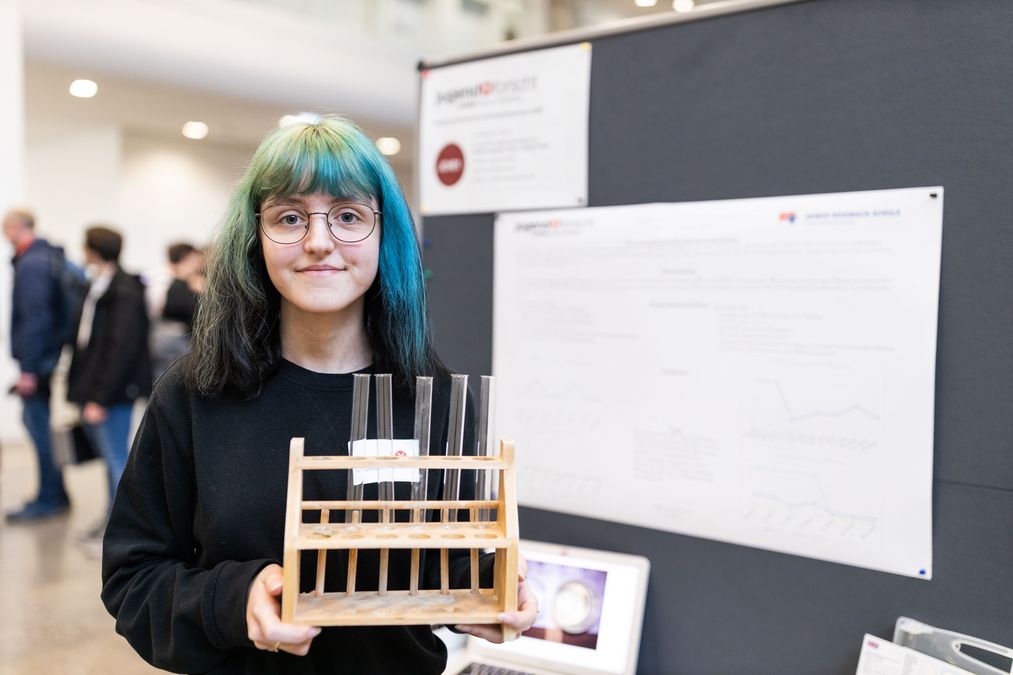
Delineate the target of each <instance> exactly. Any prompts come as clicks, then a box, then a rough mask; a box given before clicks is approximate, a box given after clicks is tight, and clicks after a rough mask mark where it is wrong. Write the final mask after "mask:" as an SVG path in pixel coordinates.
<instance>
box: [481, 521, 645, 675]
mask: <svg viewBox="0 0 1013 675" xmlns="http://www.w3.org/2000/svg"><path fill="white" fill-rule="evenodd" d="M520 550H521V554H522V555H523V556H524V557H525V558H526V559H527V561H528V576H527V579H528V583H529V584H530V585H531V588H532V590H533V591H534V593H535V595H536V596H537V597H538V601H539V608H540V612H539V615H538V620H537V621H536V622H535V625H534V626H532V627H531V628H530V629H529V630H528V631H526V632H525V633H524V635H522V636H521V637H520V638H519V639H518V640H515V641H513V642H509V643H506V644H502V645H495V644H490V643H488V642H485V641H484V640H476V641H475V642H476V643H480V644H473V645H472V646H473V648H475V647H477V648H478V649H477V650H478V651H480V652H483V653H488V654H489V655H490V656H495V657H496V658H497V659H501V660H509V661H510V662H516V663H517V664H519V665H524V664H526V665H531V666H540V667H543V668H545V669H548V670H553V671H556V672H565V673H595V674H597V673H610V674H611V673H633V672H635V671H636V662H637V654H638V652H639V650H640V628H641V625H642V623H643V615H644V600H645V597H646V593H647V577H648V570H649V567H650V565H649V563H648V561H647V559H646V558H644V557H641V556H632V555H624V554H619V553H610V552H606V551H596V550H592V549H582V548H575V547H569V546H559V545H555V544H542V543H539V542H531V541H521V544H520Z"/></svg>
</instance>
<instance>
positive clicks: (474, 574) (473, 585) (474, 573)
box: [471, 548, 478, 593]
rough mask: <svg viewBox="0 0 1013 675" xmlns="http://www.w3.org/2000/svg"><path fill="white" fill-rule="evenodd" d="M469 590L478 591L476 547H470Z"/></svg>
mask: <svg viewBox="0 0 1013 675" xmlns="http://www.w3.org/2000/svg"><path fill="white" fill-rule="evenodd" d="M471 592H472V593H478V549H477V548H473V549H471Z"/></svg>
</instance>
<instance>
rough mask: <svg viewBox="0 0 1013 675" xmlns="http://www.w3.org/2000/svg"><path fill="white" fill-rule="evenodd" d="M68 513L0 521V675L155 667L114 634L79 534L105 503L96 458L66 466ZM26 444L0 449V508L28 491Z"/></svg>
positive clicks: (31, 481) (31, 472) (31, 484)
mask: <svg viewBox="0 0 1013 675" xmlns="http://www.w3.org/2000/svg"><path fill="white" fill-rule="evenodd" d="M66 478H67V487H68V490H69V491H70V494H71V499H72V500H73V502H74V508H73V509H72V511H71V513H70V515H69V516H67V517H64V518H59V519H56V520H52V521H48V522H45V523H41V524H35V525H8V524H7V523H5V522H3V521H2V520H0V598H2V599H3V604H4V609H3V613H2V614H0V675H50V674H52V675H93V674H94V675H99V674H101V675H108V674H116V675H133V674H135V673H155V672H162V671H158V670H156V669H154V668H152V667H151V666H149V665H148V664H146V663H145V662H144V661H142V660H141V658H140V657H139V656H137V655H136V654H135V653H134V652H133V650H132V649H131V648H130V646H129V645H128V644H127V643H126V641H125V640H124V639H123V638H122V637H120V636H119V635H117V634H116V632H115V630H114V627H113V619H112V617H110V616H109V614H108V613H107V612H106V611H105V608H104V607H103V606H102V603H101V601H100V600H99V597H98V596H99V587H100V576H99V561H98V559H97V558H96V557H95V552H94V551H92V552H89V551H87V550H85V549H84V548H83V547H82V546H81V544H80V543H79V542H78V537H79V534H80V533H81V532H83V531H85V530H87V529H88V528H89V527H91V526H92V525H93V524H94V523H95V522H96V521H97V520H98V519H99V517H100V516H101V515H102V513H103V512H104V510H105V492H106V486H105V474H104V472H103V468H102V466H101V465H100V464H99V463H98V462H92V463H90V464H88V465H84V466H81V467H73V468H71V469H69V470H68V471H67V473H66ZM35 483H36V474H35V464H34V458H33V455H32V451H31V450H30V449H29V448H28V447H26V446H10V445H5V446H4V447H3V448H2V449H0V507H2V509H3V511H7V510H10V509H11V508H14V507H16V506H17V505H19V504H20V503H21V502H22V501H24V500H25V499H26V498H29V497H31V496H33V494H34V492H35Z"/></svg>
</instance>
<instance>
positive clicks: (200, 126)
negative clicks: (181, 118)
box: [183, 121, 208, 141]
mask: <svg viewBox="0 0 1013 675" xmlns="http://www.w3.org/2000/svg"><path fill="white" fill-rule="evenodd" d="M183 135H184V136H186V137H187V138H192V139H193V140H195V141H199V140H200V139H202V138H204V137H205V136H207V135H208V125H206V124H204V123H203V122H194V121H190V122H187V123H186V124H184V125H183Z"/></svg>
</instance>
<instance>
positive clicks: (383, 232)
mask: <svg viewBox="0 0 1013 675" xmlns="http://www.w3.org/2000/svg"><path fill="white" fill-rule="evenodd" d="M314 192H326V193H329V194H331V195H333V196H335V197H339V198H351V199H356V200H361V201H368V200H369V199H370V198H375V199H376V202H377V204H378V207H379V209H380V213H381V217H380V224H381V228H379V230H380V236H381V241H380V261H379V269H378V272H377V278H376V281H374V283H373V285H372V287H371V288H370V289H369V290H368V291H367V293H366V298H365V312H364V321H365V323H366V326H365V327H366V333H367V335H368V337H369V340H370V347H371V348H372V351H373V364H374V366H375V367H376V368H377V369H379V370H380V372H391V373H394V374H395V376H396V379H398V380H399V381H400V382H402V383H405V384H407V383H409V382H410V381H413V378H414V376H415V375H434V374H436V373H438V372H443V371H444V368H443V366H442V365H441V364H440V362H439V359H438V358H437V357H436V355H435V353H434V352H433V349H432V343H431V340H430V332H429V321H428V316H427V313H426V293H425V283H424V279H423V273H422V257H421V254H420V251H419V245H418V240H417V238H416V234H415V228H414V225H413V223H412V217H411V212H410V211H409V209H408V205H407V203H406V202H405V198H404V195H403V193H402V191H401V187H400V185H399V184H398V181H397V178H396V177H395V176H394V172H393V171H392V170H391V168H390V165H389V164H388V163H387V160H386V159H384V157H383V155H381V154H380V152H379V151H378V150H377V149H376V147H375V146H374V145H373V143H372V142H371V141H370V140H369V139H368V138H367V137H366V136H365V134H363V133H362V131H360V130H359V128H358V127H356V126H355V125H354V124H352V123H351V122H349V121H348V120H345V119H342V118H338V117H324V118H322V119H321V120H320V121H318V122H316V123H313V124H298V125H293V126H289V127H284V128H281V129H276V130H274V131H272V132H271V133H270V134H268V135H267V137H266V138H264V140H263V141H262V142H261V144H260V147H259V148H257V151H256V152H255V153H254V155H253V158H252V159H251V160H250V164H249V166H248V167H247V169H246V172H245V173H244V174H243V176H242V178H240V180H239V183H238V184H237V185H236V188H235V190H234V192H233V194H232V198H231V200H230V202H229V206H228V210H227V212H226V215H225V219H224V222H223V224H222V227H221V230H220V231H219V233H218V236H217V237H216V239H215V242H214V244H213V245H212V247H211V252H210V256H209V262H208V279H207V285H206V288H205V291H204V293H203V295H202V297H201V301H200V308H199V310H198V313H197V317H196V320H195V322H194V330H193V342H192V349H191V352H190V356H189V360H188V362H187V366H186V369H185V373H186V380H187V383H188V385H189V386H190V388H191V389H192V390H194V391H197V392H199V393H201V394H203V395H206V396H215V395H218V394H220V393H221V392H222V391H223V390H225V389H226V388H233V389H235V390H236V391H239V392H242V393H244V394H247V395H252V394H254V393H256V392H257V391H258V390H259V389H260V386H261V384H262V383H263V381H264V379H265V378H266V377H268V376H269V375H270V374H271V373H272V372H273V371H274V370H275V368H277V365H278V360H279V358H280V353H279V343H278V340H279V332H278V318H279V313H280V306H281V305H280V302H281V300H280V295H279V293H278V291H277V289H275V288H274V285H273V284H272V283H271V281H270V279H269V277H268V275H267V269H266V267H265V265H264V256H263V251H262V250H261V244H260V237H259V236H258V231H257V218H256V213H257V212H258V211H259V210H260V206H261V204H263V203H264V201H266V200H268V199H272V198H276V197H281V196H285V195H291V194H310V193H314Z"/></svg>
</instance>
